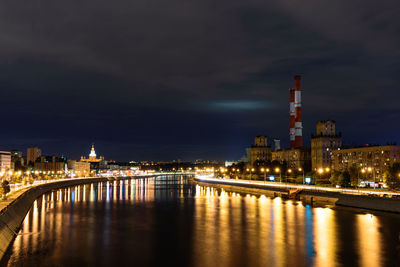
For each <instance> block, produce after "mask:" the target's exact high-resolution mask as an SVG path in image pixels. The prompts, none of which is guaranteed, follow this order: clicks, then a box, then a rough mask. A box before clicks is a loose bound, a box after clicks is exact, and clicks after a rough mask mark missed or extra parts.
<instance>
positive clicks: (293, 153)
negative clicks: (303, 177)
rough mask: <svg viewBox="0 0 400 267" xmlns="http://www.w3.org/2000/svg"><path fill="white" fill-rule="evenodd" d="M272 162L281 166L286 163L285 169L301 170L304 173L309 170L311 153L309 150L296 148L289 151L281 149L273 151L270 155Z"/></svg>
mask: <svg viewBox="0 0 400 267" xmlns="http://www.w3.org/2000/svg"><path fill="white" fill-rule="evenodd" d="M271 156H272V161H278V162H279V163H281V164H283V163H284V162H286V163H287V167H288V168H291V169H299V168H302V169H303V170H305V171H308V170H309V169H310V167H311V166H310V160H311V152H310V148H307V147H298V148H291V149H283V150H278V151H273V152H272V153H271Z"/></svg>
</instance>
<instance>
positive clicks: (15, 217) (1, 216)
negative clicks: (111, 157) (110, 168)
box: [0, 178, 107, 259]
mask: <svg viewBox="0 0 400 267" xmlns="http://www.w3.org/2000/svg"><path fill="white" fill-rule="evenodd" d="M104 181H107V178H79V179H73V180H68V181H58V182H53V183H47V184H42V185H37V186H34V187H31V188H29V189H26V190H25V192H23V193H22V194H20V195H19V196H18V197H17V198H16V199H15V200H13V201H12V202H11V203H10V204H8V205H7V207H5V208H4V209H2V210H1V211H0V259H2V258H3V256H4V254H5V252H6V251H7V248H8V247H9V246H10V244H11V243H12V241H13V240H14V238H15V237H16V235H17V233H18V231H19V229H20V226H21V223H22V221H23V220H24V218H25V216H26V214H27V213H28V211H29V209H30V208H31V206H32V203H33V202H34V201H35V199H37V198H38V197H39V196H41V195H42V194H44V193H47V192H49V191H51V190H56V189H59V188H63V187H68V186H75V185H81V184H88V183H96V182H104Z"/></svg>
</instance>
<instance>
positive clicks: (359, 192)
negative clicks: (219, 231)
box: [195, 175, 400, 197]
mask: <svg viewBox="0 0 400 267" xmlns="http://www.w3.org/2000/svg"><path fill="white" fill-rule="evenodd" d="M195 180H197V181H198V182H204V183H216V184H227V185H237V186H245V187H252V186H254V187H257V188H262V187H265V188H271V187H275V188H279V189H287V190H296V189H300V190H310V191H320V192H336V193H341V194H351V195H376V196H386V197H400V193H399V192H392V191H388V190H381V189H361V188H359V189H351V188H334V187H324V186H316V185H298V184H288V183H279V182H267V181H252V180H237V179H229V178H214V177H212V176H210V175H196V177H195Z"/></svg>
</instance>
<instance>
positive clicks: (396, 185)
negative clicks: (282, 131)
mask: <svg viewBox="0 0 400 267" xmlns="http://www.w3.org/2000/svg"><path fill="white" fill-rule="evenodd" d="M267 170H268V172H267ZM275 170H279V172H276V171H275ZM302 172H303V170H301V171H299V170H292V169H289V168H288V167H287V165H286V164H285V163H283V164H282V163H280V162H277V161H256V162H255V164H254V168H251V169H249V168H247V167H246V164H244V163H238V164H235V165H232V166H230V167H229V168H227V169H225V172H224V173H219V174H218V175H220V176H224V175H227V176H230V177H237V178H239V179H259V180H262V179H263V177H264V176H265V175H274V176H275V177H281V178H282V181H283V182H291V183H298V184H301V183H304V180H303V178H304V177H310V178H312V183H313V184H328V185H329V184H332V185H335V186H337V185H339V186H341V187H358V186H359V185H360V182H361V181H371V178H372V177H373V174H372V173H368V172H361V169H359V168H357V167H355V166H353V167H350V168H349V169H348V170H346V171H344V172H336V171H330V170H328V171H326V172H324V173H322V174H321V173H318V172H307V173H304V176H303V173H302ZM249 177H250V178H249ZM382 178H383V181H384V182H385V183H386V184H387V186H388V187H389V188H390V189H400V163H394V164H392V165H391V166H390V167H389V168H388V170H387V171H386V172H385V173H383V174H382Z"/></svg>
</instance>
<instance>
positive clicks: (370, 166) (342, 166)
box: [332, 145, 400, 178]
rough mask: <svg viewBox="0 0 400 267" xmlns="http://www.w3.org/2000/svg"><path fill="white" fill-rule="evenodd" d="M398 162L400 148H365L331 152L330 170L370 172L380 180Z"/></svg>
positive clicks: (399, 159)
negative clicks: (354, 169)
mask: <svg viewBox="0 0 400 267" xmlns="http://www.w3.org/2000/svg"><path fill="white" fill-rule="evenodd" d="M398 161H400V146H396V145H386V146H365V147H357V148H347V149H340V150H334V151H332V170H334V171H345V170H348V169H349V168H351V167H355V168H357V170H359V171H360V172H361V171H363V170H364V171H365V172H370V173H372V174H373V175H375V176H376V177H379V178H381V177H382V174H383V173H384V172H385V171H386V170H387V169H388V168H389V166H390V165H392V164H393V163H394V162H398Z"/></svg>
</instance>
